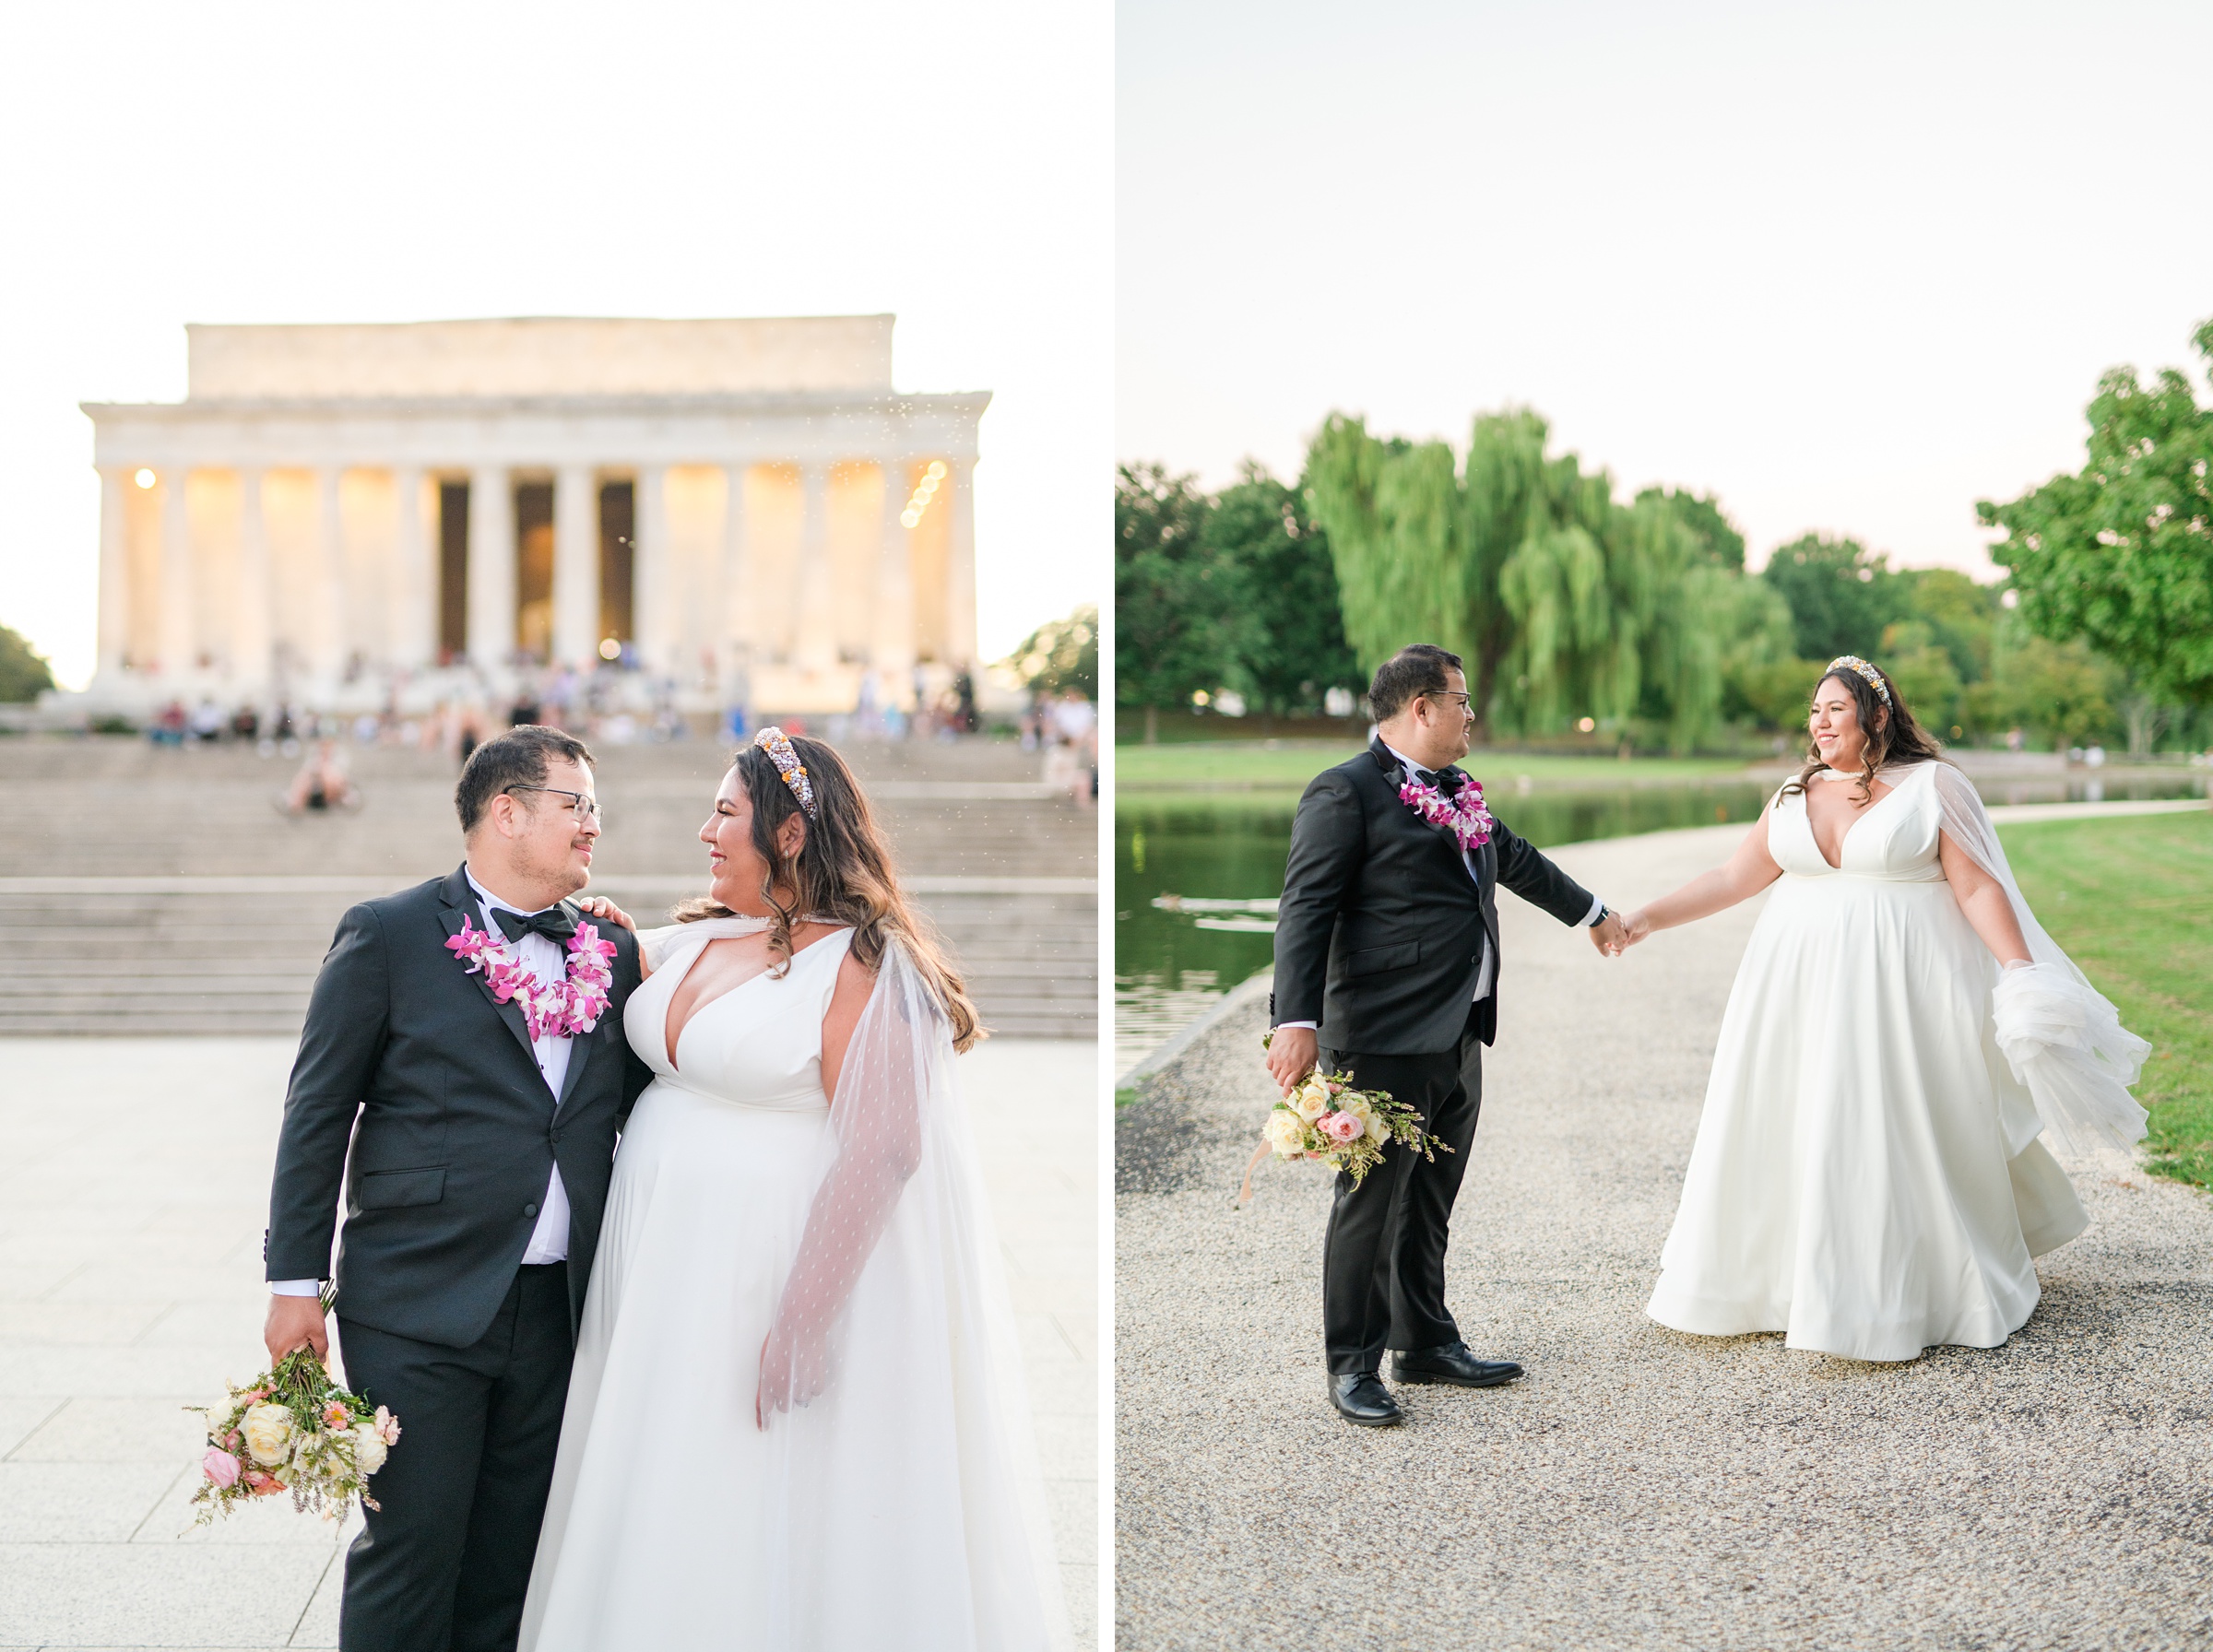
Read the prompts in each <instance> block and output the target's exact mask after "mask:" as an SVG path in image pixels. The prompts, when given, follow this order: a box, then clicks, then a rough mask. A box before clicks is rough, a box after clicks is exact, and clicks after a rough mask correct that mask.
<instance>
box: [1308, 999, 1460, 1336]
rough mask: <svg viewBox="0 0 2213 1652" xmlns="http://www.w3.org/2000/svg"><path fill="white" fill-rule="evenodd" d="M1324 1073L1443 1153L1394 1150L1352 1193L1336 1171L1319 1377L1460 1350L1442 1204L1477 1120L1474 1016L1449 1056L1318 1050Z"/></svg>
mask: <svg viewBox="0 0 2213 1652" xmlns="http://www.w3.org/2000/svg"><path fill="white" fill-rule="evenodd" d="M1321 1060H1322V1065H1323V1066H1324V1067H1325V1068H1327V1069H1328V1070H1330V1071H1331V1072H1349V1073H1351V1074H1352V1076H1353V1082H1354V1083H1355V1085H1356V1086H1357V1087H1359V1088H1360V1089H1362V1090H1384V1091H1390V1092H1391V1098H1392V1099H1393V1100H1394V1101H1401V1102H1404V1103H1407V1104H1408V1105H1410V1106H1411V1107H1413V1109H1414V1111H1415V1112H1416V1113H1419V1114H1420V1115H1422V1117H1423V1120H1424V1121H1425V1122H1424V1124H1423V1128H1424V1129H1426V1130H1427V1131H1428V1132H1429V1133H1430V1134H1431V1135H1432V1136H1435V1137H1436V1138H1437V1139H1438V1140H1439V1141H1441V1142H1444V1143H1445V1144H1446V1145H1447V1146H1450V1148H1451V1151H1450V1152H1449V1153H1448V1152H1445V1151H1443V1150H1439V1151H1438V1155H1437V1158H1436V1162H1430V1161H1429V1160H1426V1159H1425V1158H1423V1157H1422V1155H1421V1154H1419V1153H1417V1152H1414V1151H1413V1150H1411V1149H1408V1148H1403V1147H1401V1146H1399V1145H1397V1144H1396V1143H1395V1142H1394V1143H1391V1144H1390V1145H1388V1146H1386V1147H1385V1148H1384V1150H1383V1162H1381V1163H1380V1164H1379V1165H1377V1166H1376V1167H1375V1168H1374V1169H1373V1170H1370V1171H1369V1172H1368V1173H1367V1179H1366V1180H1364V1181H1363V1182H1362V1183H1361V1184H1360V1186H1357V1187H1355V1186H1353V1178H1352V1177H1351V1176H1349V1175H1345V1174H1343V1173H1342V1172H1341V1173H1340V1174H1338V1177H1337V1198H1336V1202H1335V1203H1334V1204H1333V1205H1331V1208H1330V1227H1329V1234H1328V1237H1327V1238H1325V1239H1324V1240H1323V1241H1322V1250H1321V1326H1322V1338H1323V1340H1324V1342H1325V1344H1326V1345H1327V1348H1328V1351H1329V1360H1330V1370H1331V1373H1332V1374H1333V1375H1346V1374H1348V1373H1351V1372H1355V1371H1374V1370H1377V1369H1379V1367H1380V1366H1381V1364H1382V1362H1383V1351H1384V1350H1385V1349H1386V1348H1395V1349H1400V1350H1406V1349H1422V1348H1441V1347H1443V1346H1444V1345H1445V1344H1446V1343H1449V1342H1457V1341H1459V1340H1460V1327H1458V1326H1456V1325H1455V1324H1453V1322H1452V1316H1451V1314H1450V1312H1449V1311H1447V1309H1446V1307H1445V1241H1446V1237H1447V1229H1448V1227H1449V1225H1450V1222H1451V1220H1452V1201H1453V1200H1454V1199H1455V1198H1459V1196H1460V1179H1461V1177H1462V1175H1463V1174H1466V1172H1467V1168H1468V1153H1469V1150H1471V1149H1472V1148H1473V1145H1474V1141H1475V1115H1477V1114H1478V1113H1480V1112H1481V1111H1482V1110H1483V1043H1482V1041H1481V1040H1480V1039H1479V1038H1478V1037H1477V1036H1476V1032H1475V1018H1474V1015H1473V1011H1471V1012H1470V1014H1469V1017H1468V1023H1467V1027H1466V1030H1465V1031H1463V1032H1462V1033H1461V1036H1460V1044H1459V1047H1458V1048H1456V1049H1450V1050H1440V1051H1438V1052H1436V1053H1434V1054H1431V1055H1424V1056H1365V1055H1362V1054H1360V1053H1359V1052H1358V1051H1355V1050H1324V1051H1322V1052H1321Z"/></svg>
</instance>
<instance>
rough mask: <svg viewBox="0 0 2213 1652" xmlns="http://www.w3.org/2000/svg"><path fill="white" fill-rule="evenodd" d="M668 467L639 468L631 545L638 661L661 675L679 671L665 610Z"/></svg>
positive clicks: (633, 623) (674, 638)
mask: <svg viewBox="0 0 2213 1652" xmlns="http://www.w3.org/2000/svg"><path fill="white" fill-rule="evenodd" d="M668 483H669V467H668V466H666V465H641V466H638V479H637V481H636V483H635V488H636V491H635V493H634V494H633V501H634V503H635V507H636V508H635V511H634V513H633V517H632V522H633V532H634V533H635V535H636V537H637V542H636V543H635V544H634V545H633V546H632V547H631V563H630V566H631V629H632V630H633V631H635V632H636V633H637V637H636V642H637V645H638V659H639V662H640V663H641V664H642V665H643V666H644V667H645V669H646V670H648V671H652V672H655V673H657V674H659V675H663V676H666V675H668V674H669V673H671V672H673V671H675V670H676V669H677V667H678V661H677V657H676V655H677V636H676V631H677V628H676V626H675V624H674V622H673V617H672V616H671V614H670V612H669V608H670V607H671V604H670V602H669V596H670V592H669V490H668Z"/></svg>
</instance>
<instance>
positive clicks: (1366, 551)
mask: <svg viewBox="0 0 2213 1652" xmlns="http://www.w3.org/2000/svg"><path fill="white" fill-rule="evenodd" d="M1454 472H1455V466H1454V464H1453V460H1452V450H1451V449H1450V447H1448V446H1446V445H1445V443H1441V442H1427V443H1420V444H1418V445H1417V444H1415V443H1408V442H1395V441H1394V442H1383V441H1379V440H1378V439H1377V438H1375V437H1373V436H1370V435H1369V434H1368V433H1367V425H1366V424H1365V423H1364V422H1363V421H1362V420H1360V419H1347V418H1345V417H1343V415H1342V414H1335V413H1332V414H1331V416H1330V418H1329V420H1328V422H1327V423H1325V424H1324V425H1323V426H1322V427H1321V433H1320V435H1318V436H1317V437H1315V439H1314V444H1313V446H1312V447H1311V448H1309V449H1308V454H1307V473H1306V480H1305V484H1304V485H1305V488H1306V490H1307V492H1308V498H1309V499H1310V501H1312V504H1313V509H1314V515H1315V519H1316V520H1317V521H1319V522H1320V523H1321V524H1322V525H1323V527H1324V528H1325V530H1326V531H1327V532H1328V534H1329V538H1330V558H1331V561H1332V562H1333V563H1334V564H1335V565H1336V569H1337V590H1338V602H1339V606H1340V607H1341V608H1342V609H1343V614H1344V638H1345V641H1346V642H1347V643H1350V644H1351V645H1352V649H1353V652H1354V653H1355V655H1358V656H1359V659H1360V665H1361V667H1362V669H1364V670H1367V671H1373V670H1374V669H1375V668H1376V667H1378V666H1379V665H1381V664H1382V663H1383V662H1384V661H1385V660H1387V659H1389V658H1390V657H1391V655H1394V654H1396V653H1397V652H1398V651H1399V650H1400V649H1401V648H1402V647H1403V646H1404V645H1405V644H1406V643H1410V642H1415V641H1420V642H1433V643H1442V644H1443V645H1444V646H1445V647H1447V648H1450V649H1451V650H1452V652H1453V653H1455V654H1462V655H1464V654H1467V653H1468V652H1469V650H1470V648H1471V647H1472V646H1473V638H1472V636H1471V634H1470V633H1469V631H1468V629H1467V625H1466V610H1467V606H1468V604H1467V596H1466V592H1465V586H1464V581H1465V577H1466V572H1467V571H1466V567H1465V561H1466V558H1465V553H1464V549H1463V547H1462V540H1461V522H1460V481H1459V478H1458V477H1457V476H1456V475H1455V474H1454Z"/></svg>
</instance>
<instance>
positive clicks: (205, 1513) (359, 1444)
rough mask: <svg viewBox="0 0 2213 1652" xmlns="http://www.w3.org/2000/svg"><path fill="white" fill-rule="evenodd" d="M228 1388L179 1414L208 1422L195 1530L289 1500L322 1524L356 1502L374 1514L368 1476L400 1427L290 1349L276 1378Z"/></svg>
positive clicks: (272, 1374) (302, 1352)
mask: <svg viewBox="0 0 2213 1652" xmlns="http://www.w3.org/2000/svg"><path fill="white" fill-rule="evenodd" d="M325 1307H326V1308H327V1304H325ZM228 1386H229V1387H230V1394H229V1396H228V1398H224V1399H222V1400H220V1401H219V1402H218V1403H217V1404H214V1405H210V1406H187V1407H186V1408H185V1409H186V1410H196V1411H199V1412H201V1413H202V1414H203V1415H205V1416H206V1417H207V1452H206V1454H205V1455H204V1456H203V1457H201V1458H200V1469H201V1472H202V1473H203V1475H204V1476H205V1479H204V1480H203V1481H202V1482H201V1485H200V1489H199V1491H198V1492H197V1493H195V1495H194V1497H193V1500H192V1501H193V1504H194V1505H195V1507H197V1508H198V1510H199V1514H198V1516H197V1517H196V1518H195V1525H200V1526H205V1525H207V1524H208V1523H209V1522H210V1521H212V1520H213V1519H215V1517H216V1516H219V1515H228V1514H229V1513H230V1512H231V1508H232V1507H233V1506H234V1505H235V1504H241V1503H244V1502H247V1501H249V1500H251V1499H253V1498H256V1497H273V1496H277V1495H278V1494H279V1493H287V1492H289V1493H290V1494H291V1499H292V1506H293V1507H294V1508H295V1509H298V1510H300V1511H302V1513H304V1512H306V1511H307V1510H310V1509H312V1510H314V1512H315V1513H316V1514H318V1515H320V1516H323V1518H325V1520H336V1519H339V1518H341V1517H343V1516H344V1515H345V1513H346V1510H347V1508H348V1507H349V1505H350V1504H351V1503H352V1501H353V1499H354V1498H356V1497H359V1498H360V1499H361V1503H362V1504H363V1505H364V1506H366V1507H369V1508H375V1507H376V1506H377V1503H376V1500H375V1499H374V1498H373V1497H372V1496H370V1495H369V1477H370V1476H371V1475H372V1474H374V1473H375V1472H376V1471H377V1470H378V1469H381V1468H383V1467H384V1466H385V1456H386V1454H387V1453H388V1452H390V1450H391V1449H392V1446H393V1445H394V1443H395V1442H396V1441H397V1440H398V1438H399V1420H398V1419H397V1418H396V1417H395V1416H393V1415H392V1413H391V1412H390V1411H388V1410H385V1408H384V1407H383V1406H381V1405H380V1406H374V1407H372V1406H371V1405H370V1403H369V1402H368V1401H367V1400H366V1399H364V1398H362V1397H361V1396H360V1395H359V1394H351V1393H349V1392H347V1390H345V1389H344V1388H341V1387H339V1386H338V1385H337V1383H336V1382H335V1381H333V1380H332V1378H331V1375H330V1370H329V1367H327V1366H326V1365H325V1364H324V1363H323V1361H322V1359H321V1358H320V1357H319V1356H318V1355H317V1354H316V1353H315V1351H314V1350H313V1349H312V1348H298V1349H294V1350H293V1351H291V1352H290V1353H289V1354H287V1355H285V1356H284V1358H283V1359H281V1360H279V1361H278V1362H277V1367H276V1369H275V1370H273V1371H266V1372H264V1373H263V1374H262V1375H259V1376H256V1377H254V1378H252V1379H250V1380H249V1381H247V1382H244V1383H238V1384H231V1385H228Z"/></svg>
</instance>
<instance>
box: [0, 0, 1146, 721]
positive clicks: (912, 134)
mask: <svg viewBox="0 0 2213 1652" xmlns="http://www.w3.org/2000/svg"><path fill="white" fill-rule="evenodd" d="M9 29H10V36H9V52H8V60H9V61H8V68H7V71H6V77H5V85H6V94H5V96H0V155H4V156H5V157H6V159H5V161H0V224H5V225H6V242H5V244H6V248H7V256H6V261H5V266H0V299H4V300H5V301H4V302H0V363H4V364H5V366H4V367H0V497H5V498H6V501H7V503H8V510H7V515H8V525H7V532H6V534H5V535H4V536H0V624H6V625H10V626H13V627H15V628H16V629H17V630H18V631H23V632H25V633H26V634H27V635H29V636H30V639H31V640H32V642H33V643H34V644H35V645H36V646H37V647H38V648H39V649H40V650H41V652H44V653H46V654H47V655H48V656H49V657H50V658H51V659H52V660H53V663H54V666H55V668H56V675H57V676H58V677H59V678H61V679H62V680H63V682H64V683H65V685H66V686H81V684H82V682H83V680H84V678H86V677H87V676H88V675H89V672H90V670H91V667H92V651H93V628H94V591H95V587H96V584H97V582H96V578H95V570H96V567H97V562H98V552H99V516H100V489H99V483H98V480H97V478H95V476H94V474H93V471H92V468H91V454H92V429H91V424H90V422H89V420H88V419H85V417H84V416H83V415H82V414H81V413H79V412H78V411H77V403H78V402H80V401H108V400H112V401H168V400H174V399H176V398H178V397H181V396H182V395H183V392H184V331H183V326H184V324H185V323H186V322H324V321H415V320H425V319H433V318H445V317H461V316H496V315H644V316H700V315H717V316H718V315H799V314H839V313H881V312H886V311H889V312H893V313H896V314H897V315H898V317H899V324H898V329H897V332H896V334H895V335H894V377H895V379H896V381H897V384H898V385H899V387H900V388H901V389H903V390H913V391H946V390H989V391H992V392H993V393H994V400H993V402H992V405H991V408H990V411H989V412H988V413H987V414H986V415H985V418H984V423H983V427H982V432H981V443H982V458H981V459H980V461H979V462H978V465H977V466H976V559H977V583H978V587H979V590H978V596H979V603H980V609H981V613H980V629H981V636H980V642H981V644H982V647H983V650H984V652H985V654H986V655H988V656H996V655H1000V654H1003V653H1005V652H1006V651H1008V650H1009V649H1011V648H1012V646H1013V644H1014V643H1017V642H1019V641H1020V640H1021V639H1022V637H1023V636H1024V633H1026V632H1027V631H1029V630H1030V629H1031V628H1032V627H1033V626H1035V625H1036V624H1037V623H1038V622H1040V621H1042V620H1045V619H1052V618H1055V617H1057V616H1059V615H1060V614H1063V613H1066V612H1067V611H1068V610H1069V609H1070V608H1073V607H1074V606H1075V605H1076V604H1078V603H1079V602H1083V601H1097V600H1099V599H1100V598H1101V597H1102V596H1104V594H1105V590H1106V567H1107V551H1106V547H1107V541H1108V536H1109V532H1110V529H1109V522H1110V515H1109V503H1108V499H1107V480H1106V478H1107V469H1108V466H1109V461H1110V458H1111V455H1112V451H1113V438H1112V425H1111V413H1110V409H1111V407H1112V397H1113V385H1112V382H1111V374H1112V371H1113V357H1112V347H1111V337H1112V335H1111V327H1112V313H1111V306H1112V302H1113V259H1112V246H1113V199H1112V177H1113V150H1112V123H1113V113H1112V108H1113V72H1114V71H1113V27H1112V13H1111V11H1110V10H1109V8H1108V6H1107V5H1106V4H1104V3H1103V0H1082V3H1079V4H1074V5H1067V4H1056V5H1051V6H1036V5H1031V4H1024V3H1023V0H964V3H959V4H947V3H944V0H938V3H935V4H932V5H929V6H925V7H919V8H917V7H915V6H894V5H890V4H873V5H870V4H853V3H849V0H848V3H840V4H820V3H817V4H810V5H806V6H795V5H790V4H775V5H759V4H742V5H734V4H710V5H698V6H680V5H674V4H666V3H659V0H630V3H629V4H626V5H624V6H578V5H574V4H547V3H540V4H533V5H528V6H485V5H471V4H456V3H454V0H446V3H444V4H438V5H425V4H420V3H418V0H385V3H384V4H380V5H376V6H365V5H358V4H357V5H335V6H333V5H322V6H301V5H297V4H269V5H248V4H225V3H220V0H218V3H213V4H202V5H197V6H175V5H172V4H166V3H164V4H133V5H123V4H98V3H88V4H82V5H68V6H41V7H37V8H24V7H17V8H15V9H14V11H13V13H12V14H11V18H10V22H9Z"/></svg>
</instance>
